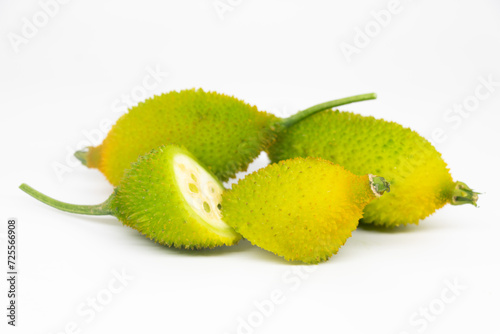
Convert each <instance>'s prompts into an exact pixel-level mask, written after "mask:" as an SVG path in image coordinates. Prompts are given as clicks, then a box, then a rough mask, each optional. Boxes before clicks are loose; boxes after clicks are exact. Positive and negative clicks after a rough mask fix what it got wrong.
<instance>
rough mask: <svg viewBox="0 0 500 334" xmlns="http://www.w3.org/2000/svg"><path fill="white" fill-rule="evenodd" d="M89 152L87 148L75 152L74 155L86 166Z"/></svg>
mask: <svg viewBox="0 0 500 334" xmlns="http://www.w3.org/2000/svg"><path fill="white" fill-rule="evenodd" d="M88 154H89V151H88V149H84V150H80V151H76V152H75V157H76V158H77V159H78V160H80V162H81V163H82V164H83V165H84V166H87V155H88Z"/></svg>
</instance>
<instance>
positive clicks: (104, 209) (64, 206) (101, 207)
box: [19, 183, 113, 216]
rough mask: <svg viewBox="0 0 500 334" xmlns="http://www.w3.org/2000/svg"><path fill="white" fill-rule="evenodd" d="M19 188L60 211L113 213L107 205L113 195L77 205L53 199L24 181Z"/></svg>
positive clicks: (85, 213)
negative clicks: (98, 200)
mask: <svg viewBox="0 0 500 334" xmlns="http://www.w3.org/2000/svg"><path fill="white" fill-rule="evenodd" d="M19 189H21V190H22V191H24V192H25V193H27V194H28V195H30V196H32V197H34V198H36V199H37V200H39V201H40V202H43V203H45V204H47V205H50V206H51V207H53V208H56V209H59V210H61V211H66V212H71V213H77V214H81V215H91V216H105V215H113V211H112V210H111V209H110V207H109V202H110V200H111V198H112V197H113V195H111V196H110V197H109V198H108V199H107V200H106V201H104V202H103V203H101V204H98V205H77V204H69V203H64V202H61V201H58V200H56V199H53V198H52V197H49V196H47V195H44V194H42V193H41V192H38V191H36V190H35V189H33V188H31V187H30V186H28V185H27V184H25V183H23V184H21V186H20V187H19Z"/></svg>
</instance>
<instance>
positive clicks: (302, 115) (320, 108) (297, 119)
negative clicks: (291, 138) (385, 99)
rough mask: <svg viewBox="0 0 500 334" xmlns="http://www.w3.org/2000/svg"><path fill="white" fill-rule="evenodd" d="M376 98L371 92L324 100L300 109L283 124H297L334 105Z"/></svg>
mask: <svg viewBox="0 0 500 334" xmlns="http://www.w3.org/2000/svg"><path fill="white" fill-rule="evenodd" d="M376 98H377V94H375V93H369V94H361V95H354V96H350V97H345V98H343V99H338V100H332V101H328V102H323V103H320V104H317V105H315V106H312V107H310V108H307V109H305V110H302V111H299V112H298V113H296V114H295V115H292V116H290V117H288V118H285V119H283V120H282V121H281V124H282V125H284V126H285V127H290V126H292V125H294V124H297V123H298V122H300V121H301V120H303V119H305V118H307V117H309V116H311V115H314V114H315V113H317V112H320V111H323V110H326V109H331V108H334V107H339V106H342V105H345V104H349V103H354V102H361V101H366V100H374V99H376Z"/></svg>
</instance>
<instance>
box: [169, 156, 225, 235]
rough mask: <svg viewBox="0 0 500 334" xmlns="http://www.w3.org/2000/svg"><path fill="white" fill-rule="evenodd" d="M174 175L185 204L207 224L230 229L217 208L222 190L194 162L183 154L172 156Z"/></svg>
mask: <svg viewBox="0 0 500 334" xmlns="http://www.w3.org/2000/svg"><path fill="white" fill-rule="evenodd" d="M174 173H175V177H176V179H177V184H178V185H179V189H180V190H181V193H182V195H183V196H184V199H185V200H186V202H187V203H188V204H189V205H190V206H191V208H193V210H194V211H195V212H196V213H197V214H198V215H199V216H200V217H201V218H202V219H203V220H204V221H205V222H207V223H208V224H210V225H211V226H213V227H215V228H224V229H227V228H230V227H229V225H227V224H226V223H225V222H224V221H223V220H222V213H221V211H220V209H219V208H218V206H219V204H220V202H221V200H222V193H223V191H224V189H223V188H222V187H221V186H220V185H219V183H218V182H217V181H216V180H215V179H214V178H213V177H212V176H211V175H210V174H209V173H207V171H205V169H204V168H202V167H201V166H200V165H199V164H198V163H197V162H196V161H194V160H193V159H191V158H190V157H188V156H185V155H183V154H177V155H176V156H174Z"/></svg>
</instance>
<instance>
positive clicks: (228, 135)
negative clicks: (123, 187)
mask: <svg viewBox="0 0 500 334" xmlns="http://www.w3.org/2000/svg"><path fill="white" fill-rule="evenodd" d="M374 98H375V94H365V95H358V96H353V97H350V98H345V99H340V100H334V101H330V102H326V103H322V104H319V105H317V106H314V107H311V108H309V109H306V110H303V111H301V112H299V113H297V114H295V115H293V116H291V117H289V118H286V119H282V118H278V117H276V116H274V115H272V114H269V113H266V112H260V111H258V110H257V108H256V107H254V106H251V105H249V104H246V103H245V102H243V101H241V100H238V99H236V98H234V97H231V96H227V95H224V94H218V93H215V92H204V91H203V90H201V89H198V90H194V89H191V90H183V91H180V92H170V93H167V94H162V95H160V96H155V97H154V98H151V99H148V100H146V101H145V102H142V103H139V104H138V105H137V106H135V107H133V108H131V109H130V110H129V111H128V113H126V114H125V115H123V116H122V117H121V118H120V119H119V120H118V121H117V122H116V124H115V125H114V126H113V128H112V129H111V130H110V132H109V133H108V135H107V137H106V138H105V139H104V141H103V143H102V144H101V145H99V146H97V147H90V148H88V149H85V150H83V151H78V152H76V153H75V156H76V157H77V158H78V159H79V160H80V161H82V163H84V164H85V165H86V166H87V167H89V168H98V169H99V170H100V171H101V172H102V173H103V174H104V175H105V176H106V177H107V179H108V180H109V181H110V182H111V183H112V184H113V185H117V184H118V183H119V181H120V179H121V178H122V176H123V174H124V172H125V170H126V169H128V168H129V167H130V164H131V163H133V162H134V161H136V160H137V158H138V157H139V156H141V155H143V154H146V153H147V152H149V151H150V150H152V149H154V148H156V147H159V146H161V145H165V144H175V145H179V146H183V147H185V148H186V149H187V150H189V152H191V153H192V154H193V155H194V156H196V157H197V158H198V159H199V160H200V161H201V162H202V163H203V164H204V165H205V166H206V167H207V168H208V169H209V170H210V171H211V172H212V173H214V174H215V175H216V176H217V177H218V178H219V179H220V180H221V181H227V180H228V179H229V178H231V177H234V176H235V173H236V172H238V171H244V170H246V169H247V167H248V165H249V163H250V162H252V160H253V159H254V158H256V157H257V156H258V155H259V154H260V152H261V151H262V150H265V149H266V148H267V147H268V146H269V145H270V144H271V143H272V142H273V141H274V140H275V138H276V135H277V134H278V133H279V132H280V131H282V130H283V129H285V128H287V127H289V126H291V125H293V124H296V123H298V122H300V121H301V120H302V119H304V118H306V117H308V116H309V115H312V114H314V113H316V112H318V111H321V110H324V109H328V108H332V107H335V106H340V105H344V104H347V103H352V102H356V101H363V100H368V99H374Z"/></svg>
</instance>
